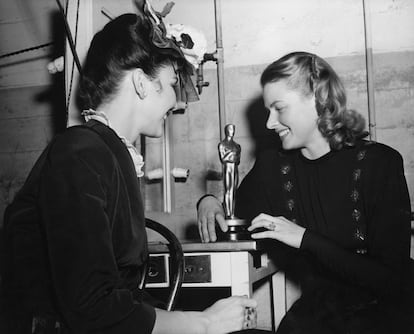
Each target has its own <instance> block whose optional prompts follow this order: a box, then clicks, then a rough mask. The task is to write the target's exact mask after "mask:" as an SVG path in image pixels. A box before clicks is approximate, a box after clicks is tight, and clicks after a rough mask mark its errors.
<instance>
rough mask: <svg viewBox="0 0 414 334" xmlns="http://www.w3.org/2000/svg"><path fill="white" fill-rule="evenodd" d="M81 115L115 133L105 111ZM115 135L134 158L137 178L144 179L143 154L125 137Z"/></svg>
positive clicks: (85, 112)
mask: <svg viewBox="0 0 414 334" xmlns="http://www.w3.org/2000/svg"><path fill="white" fill-rule="evenodd" d="M81 115H82V116H83V117H84V118H85V121H86V122H87V121H89V120H91V119H93V120H95V121H98V122H101V123H102V124H105V125H106V126H107V127H109V128H111V129H112V130H113V131H115V130H114V129H113V128H112V127H111V124H110V122H109V118H108V116H106V114H105V113H104V112H103V111H96V110H93V109H88V110H84V111H82V113H81ZM115 133H116V134H117V135H118V137H119V138H120V139H121V141H122V142H123V143H124V145H125V146H126V148H127V149H128V152H129V155H130V156H131V158H132V161H133V162H134V166H135V171H136V173H137V177H143V176H144V172H143V171H142V167H144V158H143V157H142V155H141V154H139V153H138V150H137V149H136V147H135V146H134V145H132V144H131V142H130V141H129V140H128V139H126V138H125V137H123V136H120V135H119V134H118V133H117V132H116V131H115Z"/></svg>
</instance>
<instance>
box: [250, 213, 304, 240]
mask: <svg viewBox="0 0 414 334" xmlns="http://www.w3.org/2000/svg"><path fill="white" fill-rule="evenodd" d="M260 227H262V228H265V229H266V230H267V231H263V232H258V233H253V234H252V238H253V239H265V238H271V239H276V240H279V241H281V242H283V243H285V244H286V245H289V246H291V247H294V248H300V245H301V243H302V239H303V235H304V233H305V230H306V229H305V228H304V227H302V226H299V225H296V224H295V223H293V222H291V221H290V220H287V219H286V218H285V217H273V216H270V215H267V214H265V213H261V214H260V215H258V216H257V217H256V218H254V219H253V220H252V225H251V226H249V228H248V230H249V231H254V230H255V229H257V228H260Z"/></svg>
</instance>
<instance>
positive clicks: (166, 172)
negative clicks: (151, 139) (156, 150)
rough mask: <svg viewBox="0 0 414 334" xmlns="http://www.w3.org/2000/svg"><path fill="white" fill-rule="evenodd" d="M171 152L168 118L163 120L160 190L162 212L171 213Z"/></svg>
mask: <svg viewBox="0 0 414 334" xmlns="http://www.w3.org/2000/svg"><path fill="white" fill-rule="evenodd" d="M170 159H171V154H170V119H169V117H167V118H166V119H165V120H164V136H163V143H162V170H163V179H162V192H163V203H164V208H163V210H164V212H167V213H171V210H172V188H171V173H170V170H171V160H170Z"/></svg>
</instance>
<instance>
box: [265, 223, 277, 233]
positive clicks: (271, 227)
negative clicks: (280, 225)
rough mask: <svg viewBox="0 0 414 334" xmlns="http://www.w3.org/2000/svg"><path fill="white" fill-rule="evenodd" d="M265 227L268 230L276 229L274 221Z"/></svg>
mask: <svg viewBox="0 0 414 334" xmlns="http://www.w3.org/2000/svg"><path fill="white" fill-rule="evenodd" d="M267 229H268V230H269V231H274V230H276V223H275V222H270V223H269V225H268V226H267Z"/></svg>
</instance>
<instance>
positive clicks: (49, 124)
mask: <svg viewBox="0 0 414 334" xmlns="http://www.w3.org/2000/svg"><path fill="white" fill-rule="evenodd" d="M51 15H52V20H51V21H52V26H51V31H53V36H52V41H53V47H52V48H51V52H50V53H49V54H48V55H47V57H48V58H49V60H50V61H53V60H54V59H56V58H58V57H60V56H63V55H64V46H65V34H64V24H63V21H62V18H61V16H60V14H59V12H57V11H56V12H53V13H52V14H51ZM32 60H34V59H32V58H31V59H29V61H32ZM8 64H13V63H8ZM29 99H30V100H31V101H35V102H38V103H41V104H49V105H50V110H51V111H52V112H51V115H50V117H45V118H44V119H45V123H46V124H44V128H49V129H50V130H51V131H50V133H52V134H53V135H55V134H57V133H59V132H61V131H63V130H64V129H65V128H66V123H67V113H66V104H65V81H64V73H63V72H57V73H56V74H53V77H52V78H51V82H50V85H48V86H47V89H46V90H44V91H42V92H40V93H36V94H33V95H32V96H29ZM28 103H30V102H28ZM44 144H45V147H46V145H47V144H48V143H47V142H46V143H44ZM17 153H18V154H20V156H22V155H23V154H24V151H23V152H16V153H15V154H17ZM39 154H40V152H39ZM11 159H14V156H11ZM23 159H24V157H23ZM26 159H33V156H32V155H30V156H27V158H26ZM28 163H30V164H31V165H33V163H34V161H32V160H30V162H28ZM3 167H4V166H3ZM7 172H8V171H7V170H6V171H5V170H0V176H1V175H4V174H5V173H7ZM9 174H10V175H9V176H10V177H9V179H6V180H0V181H3V182H2V183H1V185H3V189H1V190H2V191H3V192H4V193H5V194H3V197H4V199H3V201H4V203H3V204H4V207H5V206H7V205H8V204H10V202H11V201H12V197H14V194H15V192H16V190H18V189H20V187H21V186H22V185H23V180H16V179H15V173H9ZM7 175H8V174H6V176H7ZM25 177H26V176H25ZM20 181H21V182H20ZM4 184H6V185H7V184H10V185H16V186H17V185H18V186H19V187H18V189H17V188H16V189H11V188H10V187H9V188H10V189H9V188H6V187H4ZM3 214H4V213H3V210H1V212H0V333H6V331H5V320H6V319H5V316H4V310H5V309H6V307H7V305H4V303H3V302H2V301H4V298H3V297H4V294H5V291H4V287H3V284H4V273H5V262H6V257H5V239H4V235H5V232H4V224H3V219H4V217H3Z"/></svg>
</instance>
